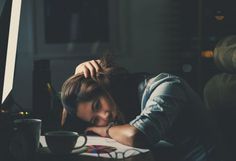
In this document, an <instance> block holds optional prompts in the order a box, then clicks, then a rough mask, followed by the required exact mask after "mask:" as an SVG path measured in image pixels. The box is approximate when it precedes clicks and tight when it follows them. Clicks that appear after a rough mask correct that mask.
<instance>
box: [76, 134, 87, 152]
mask: <svg viewBox="0 0 236 161" xmlns="http://www.w3.org/2000/svg"><path fill="white" fill-rule="evenodd" d="M81 136H82V137H84V143H83V144H82V145H80V146H79V147H76V148H75V149H79V148H82V147H83V146H85V144H86V143H87V140H88V139H87V136H86V134H81V135H79V137H81Z"/></svg>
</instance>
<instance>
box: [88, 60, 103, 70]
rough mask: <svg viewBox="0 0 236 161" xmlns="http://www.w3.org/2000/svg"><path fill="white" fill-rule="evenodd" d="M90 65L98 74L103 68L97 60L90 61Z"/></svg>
mask: <svg viewBox="0 0 236 161" xmlns="http://www.w3.org/2000/svg"><path fill="white" fill-rule="evenodd" d="M90 63H91V64H92V66H93V67H94V68H95V71H96V73H98V72H99V71H100V70H101V66H100V64H99V63H98V62H97V61H96V60H92V61H90Z"/></svg>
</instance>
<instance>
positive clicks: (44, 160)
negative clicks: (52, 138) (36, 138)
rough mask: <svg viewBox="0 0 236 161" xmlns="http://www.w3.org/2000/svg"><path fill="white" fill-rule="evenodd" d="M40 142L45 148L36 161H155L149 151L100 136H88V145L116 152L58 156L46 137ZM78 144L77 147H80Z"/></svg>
mask: <svg viewBox="0 0 236 161" xmlns="http://www.w3.org/2000/svg"><path fill="white" fill-rule="evenodd" d="M81 139H82V138H81ZM40 142H41V144H42V146H43V148H41V149H40V150H39V152H38V154H37V156H36V157H35V158H36V159H35V161H54V160H55V161H91V160H92V161H111V160H122V161H154V159H153V156H152V154H151V152H150V151H149V150H148V149H139V148H133V147H129V146H125V145H122V144H120V143H118V142H116V141H115V140H113V139H109V138H103V137H98V136H88V141H87V144H86V145H106V146H112V147H115V148H116V150H115V151H114V152H110V153H109V154H106V153H103V154H100V155H99V156H98V154H95V153H84V152H83V153H82V152H81V150H73V151H72V153H71V154H69V155H65V156H57V155H54V154H52V153H51V152H50V151H49V149H48V148H47V145H46V142H45V138H44V136H41V137H40ZM78 142H79V141H78ZM78 142H77V144H76V146H79V143H78ZM124 152H126V154H125V156H124V155H123V154H124Z"/></svg>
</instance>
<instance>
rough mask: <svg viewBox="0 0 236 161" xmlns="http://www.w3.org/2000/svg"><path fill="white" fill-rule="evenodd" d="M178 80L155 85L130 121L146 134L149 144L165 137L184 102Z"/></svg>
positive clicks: (184, 96) (183, 94) (184, 97)
mask: <svg viewBox="0 0 236 161" xmlns="http://www.w3.org/2000/svg"><path fill="white" fill-rule="evenodd" d="M186 101H187V100H186V94H185V92H184V90H183V88H182V87H181V83H179V82H165V83H162V84H161V85H159V86H158V87H156V88H155V89H154V90H153V91H152V92H151V95H150V97H149V98H148V99H147V102H146V104H145V107H144V109H143V111H142V112H141V114H140V115H138V116H137V117H136V118H135V119H134V120H132V121H131V122H130V125H132V126H134V127H136V128H137V129H139V130H140V131H141V132H142V133H144V135H145V136H146V138H147V140H148V141H149V142H150V144H151V145H154V144H156V143H158V142H159V141H160V140H162V139H164V138H165V134H166V132H167V131H168V129H170V128H171V127H172V124H173V122H174V121H175V119H176V118H177V117H178V115H179V113H180V112H181V110H182V109H183V107H184V105H185V103H186Z"/></svg>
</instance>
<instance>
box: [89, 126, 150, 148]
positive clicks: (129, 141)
mask: <svg viewBox="0 0 236 161" xmlns="http://www.w3.org/2000/svg"><path fill="white" fill-rule="evenodd" d="M86 131H92V132H94V133H97V134H98V135H100V136H103V137H111V138H112V139H114V140H116V141H117V142H119V143H121V144H124V145H128V146H132V147H139V148H147V146H148V144H147V141H146V138H145V136H144V134H142V132H140V131H139V130H138V129H137V128H135V127H134V126H131V125H129V124H125V125H117V126H112V127H110V128H109V129H107V127H89V128H88V129H87V130H86ZM107 133H108V134H109V136H108V135H107Z"/></svg>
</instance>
